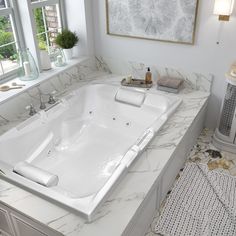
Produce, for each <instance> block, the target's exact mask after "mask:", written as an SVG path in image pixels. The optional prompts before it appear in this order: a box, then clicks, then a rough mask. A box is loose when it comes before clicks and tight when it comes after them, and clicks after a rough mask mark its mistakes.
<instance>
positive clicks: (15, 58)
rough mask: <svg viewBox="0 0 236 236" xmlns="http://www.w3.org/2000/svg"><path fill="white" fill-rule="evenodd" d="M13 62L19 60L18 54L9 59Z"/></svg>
mask: <svg viewBox="0 0 236 236" xmlns="http://www.w3.org/2000/svg"><path fill="white" fill-rule="evenodd" d="M9 59H10V60H11V61H16V60H17V59H18V55H17V53H15V54H13V55H12V56H10V57H9Z"/></svg>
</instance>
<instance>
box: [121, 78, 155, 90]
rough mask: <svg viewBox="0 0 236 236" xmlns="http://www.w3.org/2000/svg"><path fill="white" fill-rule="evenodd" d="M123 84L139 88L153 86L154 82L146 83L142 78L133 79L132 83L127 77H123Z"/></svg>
mask: <svg viewBox="0 0 236 236" xmlns="http://www.w3.org/2000/svg"><path fill="white" fill-rule="evenodd" d="M121 85H123V86H127V87H137V88H151V87H152V85H153V83H152V82H151V83H150V84H146V83H145V80H141V79H132V80H131V82H130V83H127V82H126V79H122V81H121Z"/></svg>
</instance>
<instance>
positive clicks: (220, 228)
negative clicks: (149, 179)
mask: <svg viewBox="0 0 236 236" xmlns="http://www.w3.org/2000/svg"><path fill="white" fill-rule="evenodd" d="M155 231H156V233H159V234H161V235H165V236H208V235H211V236H218V235H219V236H233V235H236V178H235V177H233V176H230V175H228V174H226V173H225V172H222V171H218V170H213V171H209V170H208V168H207V165H205V164H196V163H187V164H186V167H185V168H184V170H183V172H182V174H181V176H180V178H179V179H178V180H177V182H176V184H175V186H174V188H173V190H172V192H171V194H170V196H169V198H168V199H167V202H166V205H165V206H164V209H163V212H162V214H161V216H160V218H159V220H158V222H157V225H156V227H155Z"/></svg>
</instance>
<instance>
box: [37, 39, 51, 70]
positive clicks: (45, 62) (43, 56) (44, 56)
mask: <svg viewBox="0 0 236 236" xmlns="http://www.w3.org/2000/svg"><path fill="white" fill-rule="evenodd" d="M39 50H40V60H41V67H42V69H43V70H50V69H51V68H52V66H51V61H50V57H49V55H48V52H47V46H46V43H45V42H43V41H40V42H39Z"/></svg>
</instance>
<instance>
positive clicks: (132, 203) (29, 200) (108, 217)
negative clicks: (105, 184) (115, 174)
mask: <svg viewBox="0 0 236 236" xmlns="http://www.w3.org/2000/svg"><path fill="white" fill-rule="evenodd" d="M94 73H95V74H96V75H97V76H98V75H99V73H102V74H103V75H104V72H103V71H101V72H99V73H97V72H92V73H91V76H92V75H94ZM83 78H84V77H83ZM99 78H100V79H98V77H96V76H94V77H93V78H91V80H96V82H107V83H116V84H117V83H120V80H121V78H122V76H113V75H107V73H105V76H103V77H99ZM91 80H90V82H91ZM71 81H72V83H73V82H74V81H76V79H75V78H73V77H72V78H71ZM81 82H82V83H81V84H85V83H87V82H89V80H82V81H81ZM59 84H60V82H59ZM75 84H76V85H78V86H80V85H81V84H80V83H76V82H75ZM69 87H70V86H65V91H69ZM73 88H74V87H73ZM45 89H46V88H45ZM67 89H68V90H67ZM152 89H156V88H155V87H153V88H152ZM36 91H37V90H35V92H36ZM160 93H162V94H167V93H165V92H160ZM32 95H33V96H34V94H33V92H32V93H31V91H30V95H28V94H26V96H32ZM168 95H169V96H178V97H180V98H182V99H183V102H182V104H181V105H180V107H179V108H178V110H177V112H176V113H175V114H174V115H173V116H172V117H171V118H170V119H169V120H168V121H167V123H166V124H165V125H164V126H163V128H162V129H161V131H160V132H159V133H158V134H157V136H156V137H155V138H154V139H153V141H152V142H151V143H150V144H149V145H148V147H147V148H146V149H145V151H144V152H143V153H142V155H140V156H139V157H138V159H137V161H136V162H135V163H134V164H133V165H132V166H131V168H130V169H129V171H128V173H127V175H126V176H125V177H124V178H123V179H122V181H121V182H120V184H119V185H118V186H117V187H116V188H115V189H114V190H113V192H112V193H111V195H110V196H109V197H108V199H107V201H106V202H105V203H104V204H103V205H102V206H101V208H100V210H99V211H98V213H97V214H96V216H95V219H94V221H93V222H92V223H88V222H87V221H86V220H85V219H83V218H81V217H80V216H78V215H76V214H74V213H73V212H71V211H70V210H66V209H64V208H61V207H59V206H58V205H55V204H53V203H51V202H49V201H47V200H44V199H43V198H40V197H38V196H36V195H34V194H32V193H30V192H27V191H25V190H23V189H21V188H19V187H16V186H14V185H12V184H9V183H7V182H5V181H3V180H0V201H1V202H2V203H4V204H6V205H8V206H10V207H12V208H14V209H16V210H17V211H19V212H22V213H23V214H25V215H27V216H28V217H30V218H32V219H34V220H35V221H38V222H40V223H42V224H45V225H47V226H49V227H51V228H52V229H55V230H57V231H58V232H61V233H62V234H63V235H69V236H78V235H85V236H86V235H88V236H92V235H103V236H106V235H107V236H108V235H109V236H110V235H122V234H123V235H126V233H125V232H126V231H127V228H129V227H130V226H129V224H131V222H132V220H133V218H134V216H135V215H136V214H137V211H138V210H139V209H140V207H141V206H142V205H143V202H144V200H145V199H147V198H148V196H149V192H150V191H151V190H152V189H153V187H154V186H155V184H156V183H157V180H158V179H159V178H160V176H161V174H162V173H163V172H164V171H165V169H166V166H167V165H168V163H169V162H170V161H171V159H172V158H173V155H174V153H175V150H176V148H177V147H178V146H179V145H180V144H181V141H182V140H183V138H184V137H185V136H186V134H187V131H188V130H189V128H190V127H191V125H192V124H193V123H194V122H195V120H196V117H197V115H198V114H199V112H201V111H202V110H203V109H204V107H205V106H206V104H207V101H208V98H209V95H210V93H209V92H205V91H202V90H197V91H196V90H192V89H189V88H185V89H184V90H183V91H181V93H180V94H178V95H174V94H168ZM27 101H28V100H27ZM2 122H3V123H4V122H6V121H2ZM10 123H11V122H9V124H10ZM13 126H14V125H13ZM4 127H5V126H4V125H3V126H1V127H0V130H2V129H5V128H4ZM45 211H47V214H45Z"/></svg>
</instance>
